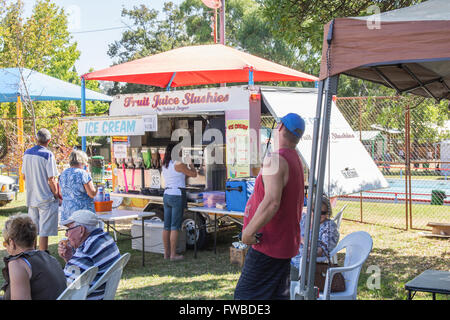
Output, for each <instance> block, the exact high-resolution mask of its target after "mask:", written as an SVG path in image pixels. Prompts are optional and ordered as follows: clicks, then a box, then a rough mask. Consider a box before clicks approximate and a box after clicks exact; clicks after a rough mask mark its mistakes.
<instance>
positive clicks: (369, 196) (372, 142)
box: [331, 97, 450, 230]
mask: <svg viewBox="0 0 450 320" xmlns="http://www.w3.org/2000/svg"><path fill="white" fill-rule="evenodd" d="M336 105H337V107H338V108H339V110H340V111H341V112H342V114H343V115H344V117H345V118H346V120H347V122H348V123H349V124H350V126H351V127H352V129H353V130H354V132H355V136H357V137H358V138H359V139H360V141H361V143H362V144H363V145H364V147H365V148H366V150H367V152H368V153H369V154H370V156H371V157H372V159H373V160H374V161H375V163H376V164H377V166H378V168H379V170H380V171H381V172H382V174H383V175H384V177H385V178H386V180H387V181H388V183H389V187H388V188H386V189H379V190H370V191H366V192H362V193H358V194H352V195H347V196H344V197H339V198H338V206H343V205H345V204H347V205H348V206H347V208H346V209H345V212H344V218H345V219H350V220H355V221H359V222H364V223H372V224H381V225H388V226H391V227H395V228H400V229H406V230H407V229H408V228H411V229H421V230H428V229H430V227H429V226H427V225H428V223H430V222H440V223H449V222H450V206H449V204H450V123H449V114H448V105H444V104H443V103H441V104H437V105H436V104H435V103H434V102H433V101H430V100H429V99H424V98H421V97H338V98H337V99H336ZM331 157H332V155H331Z"/></svg>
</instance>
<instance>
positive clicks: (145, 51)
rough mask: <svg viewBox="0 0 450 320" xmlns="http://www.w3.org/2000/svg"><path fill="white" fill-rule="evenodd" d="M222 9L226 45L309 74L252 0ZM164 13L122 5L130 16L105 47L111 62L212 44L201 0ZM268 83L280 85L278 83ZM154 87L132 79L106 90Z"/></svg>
mask: <svg viewBox="0 0 450 320" xmlns="http://www.w3.org/2000/svg"><path fill="white" fill-rule="evenodd" d="M225 12H226V17H225V21H226V28H225V30H226V45H228V46H231V47H235V48H237V49H240V50H243V51H245V52H248V53H250V54H253V55H256V56H259V57H262V58H265V59H268V60H271V61H274V62H277V63H279V64H282V65H285V66H287V67H290V68H293V69H297V70H301V71H303V72H306V73H313V71H314V70H313V69H312V68H310V67H309V66H310V64H308V63H307V62H306V61H307V60H308V58H307V57H306V56H305V55H302V53H301V52H300V51H299V50H298V49H297V48H295V47H293V46H292V45H290V44H288V43H287V42H286V41H285V40H284V39H280V38H276V37H275V36H274V34H273V32H272V31H271V29H270V27H269V26H268V20H267V18H266V17H265V16H264V15H263V12H262V6H261V5H260V4H258V3H257V2H256V1H254V0H227V2H226V11H225ZM162 15H163V16H164V17H163V18H162V19H161V18H160V16H159V15H158V12H157V11H156V10H153V9H149V8H148V7H146V6H145V5H141V6H135V7H134V8H133V9H123V10H122V16H123V17H124V18H125V19H127V20H128V21H129V25H130V28H129V30H126V31H124V32H123V33H122V38H121V39H120V40H118V41H115V42H114V43H112V44H110V46H109V51H108V54H109V56H110V57H112V58H114V59H116V60H115V63H123V62H126V61H130V60H134V59H138V58H142V57H145V56H149V55H153V54H156V53H159V52H164V51H168V50H171V49H174V48H177V47H182V46H187V45H195V44H212V43H214V37H213V36H212V35H211V33H212V28H211V17H212V16H213V15H214V12H213V10H212V9H210V8H208V7H206V6H205V5H204V4H203V3H202V1H201V0H185V1H183V2H182V3H181V4H180V6H176V5H174V4H173V3H172V2H167V3H165V5H164V8H163V11H162ZM219 23H220V21H219ZM219 23H218V24H219ZM217 33H218V34H219V32H217ZM219 40H220V39H219V37H218V40H217V42H220V41H219ZM270 84H272V85H280V83H270ZM281 85H285V83H281ZM290 85H292V83H291V84H290ZM297 85H300V86H302V85H305V84H304V83H298V84H297ZM306 85H312V84H306ZM153 90H157V91H158V90H160V89H159V88H154V87H150V86H144V85H136V84H126V85H124V86H120V85H119V84H117V83H115V84H114V85H113V88H111V89H110V91H109V93H110V94H117V93H119V92H121V93H126V92H144V91H153Z"/></svg>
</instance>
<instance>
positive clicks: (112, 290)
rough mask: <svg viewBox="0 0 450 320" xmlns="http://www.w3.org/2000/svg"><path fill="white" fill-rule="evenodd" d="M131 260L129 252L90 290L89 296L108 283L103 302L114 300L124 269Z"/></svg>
mask: <svg viewBox="0 0 450 320" xmlns="http://www.w3.org/2000/svg"><path fill="white" fill-rule="evenodd" d="M128 260H130V254H129V253H128V252H127V253H125V254H124V255H122V256H121V257H120V258H119V259H117V260H116V261H115V262H114V263H113V264H112V265H111V266H110V267H109V269H108V270H106V272H105V273H104V274H103V275H102V276H101V277H100V279H98V280H97V282H95V283H94V284H93V285H92V287H91V288H90V289H89V291H88V293H87V295H90V294H91V293H92V292H94V291H95V290H97V289H98V288H99V287H100V286H102V285H103V284H104V283H106V287H105V295H104V297H103V300H114V297H115V296H116V291H117V287H118V286H119V281H120V278H121V277H122V272H123V268H124V267H125V266H126V264H127V263H128Z"/></svg>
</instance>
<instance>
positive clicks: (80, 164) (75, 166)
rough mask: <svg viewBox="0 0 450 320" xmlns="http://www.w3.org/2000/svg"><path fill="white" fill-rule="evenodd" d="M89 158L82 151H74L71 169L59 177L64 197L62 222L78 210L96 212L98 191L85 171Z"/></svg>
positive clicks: (71, 156) (70, 162)
mask: <svg viewBox="0 0 450 320" xmlns="http://www.w3.org/2000/svg"><path fill="white" fill-rule="evenodd" d="M87 163H88V157H87V155H86V153H85V152H83V151H81V150H74V151H72V153H71V154H70V156H69V164H70V168H68V169H66V170H64V171H63V173H62V174H61V176H60V177H59V186H60V188H61V195H62V211H61V221H62V220H66V219H68V218H69V217H70V215H71V214H72V213H73V212H75V211H77V210H83V209H86V210H90V211H92V212H95V207H94V197H95V195H96V194H97V189H96V188H95V186H94V183H93V182H92V177H91V175H90V174H89V172H87V171H86V170H85V166H86V165H87Z"/></svg>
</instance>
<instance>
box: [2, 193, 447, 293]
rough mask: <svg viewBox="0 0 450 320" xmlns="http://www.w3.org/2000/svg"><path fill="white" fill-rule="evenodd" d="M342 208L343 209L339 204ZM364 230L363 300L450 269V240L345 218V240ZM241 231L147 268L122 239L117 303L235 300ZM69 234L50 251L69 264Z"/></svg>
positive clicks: (156, 258)
mask: <svg viewBox="0 0 450 320" xmlns="http://www.w3.org/2000/svg"><path fill="white" fill-rule="evenodd" d="M24 204H25V202H24V195H19V199H18V201H14V202H13V203H12V204H9V205H8V206H6V207H1V208H0V231H1V229H2V228H3V225H4V223H5V221H6V219H7V217H8V216H9V215H12V214H14V213H17V212H26V207H25V205H24ZM338 208H340V207H339V204H338ZM347 209H348V208H347ZM347 209H346V210H347ZM380 210H381V209H380ZM344 217H345V215H344ZM119 227H120V226H119ZM122 228H123V229H122V230H124V231H127V230H129V227H127V226H122ZM359 230H364V231H367V232H369V233H370V234H371V236H372V238H373V241H374V246H373V250H372V252H371V254H370V256H369V258H368V260H367V261H366V263H365V264H364V266H363V269H362V271H361V275H360V279H359V285H358V299H365V300H379V299H406V291H405V289H404V285H405V283H406V282H408V281H409V280H411V279H413V278H414V277H416V276H417V275H419V274H420V273H421V272H423V271H425V270H427V269H437V270H449V261H450V260H449V258H450V241H449V240H448V239H447V240H445V239H444V240H442V239H438V238H425V237H422V236H420V235H419V234H418V231H411V230H409V231H402V230H398V229H393V228H389V227H384V226H375V225H369V224H361V223H357V222H353V221H347V220H344V221H343V222H342V225H341V230H340V231H341V239H342V238H343V237H344V236H345V235H346V234H349V233H351V232H354V231H359ZM238 231H239V230H238V229H235V230H229V231H226V232H222V233H219V235H218V239H217V254H214V251H213V241H212V239H210V241H208V247H207V248H206V250H201V251H199V252H198V255H197V259H194V254H193V250H188V251H187V252H186V253H185V260H183V261H179V262H170V261H167V260H164V259H163V256H162V255H161V254H155V253H146V256H145V258H146V260H145V261H146V266H145V267H142V260H141V259H142V255H141V252H140V251H137V250H132V249H131V241H130V240H120V241H119V249H120V251H121V252H122V253H123V252H130V253H131V258H130V261H129V262H128V265H127V266H126V268H125V270H124V273H123V276H122V280H121V282H120V284H119V288H118V291H117V295H116V299H125V300H155V299H157V300H179V299H193V300H215V299H218V300H229V299H233V292H234V288H235V286H236V283H237V281H238V279H239V276H240V267H238V266H237V265H231V264H230V263H229V259H230V258H229V247H230V245H231V243H232V242H233V241H235V239H234V238H233V236H234V235H236V234H237V233H238ZM63 236H64V235H63V232H59V234H58V237H51V238H50V248H49V249H50V252H51V254H52V255H53V256H55V257H57V258H58V259H59V261H60V263H61V265H63V261H62V259H60V258H59V257H58V255H57V243H58V240H59V239H60V238H62V237H63ZM119 239H122V238H119ZM5 255H6V250H5V249H4V248H3V246H2V245H0V258H3V256H5ZM343 256H344V255H343V253H340V254H339V261H340V263H341V264H342V261H343ZM371 266H376V267H378V268H379V270H380V272H381V277H380V287H379V288H372V289H371V288H370V287H369V286H368V285H367V282H369V284H371V283H374V282H373V281H372V280H371V278H369V277H370V276H371V275H372V274H373V273H370V272H369V273H368V272H367V271H368V268H369V267H371ZM3 267H4V265H3V259H1V261H0V268H3ZM2 281H3V280H0V282H2ZM374 284H376V283H374ZM437 298H438V299H447V300H448V299H449V296H443V295H437ZM415 299H431V294H427V293H417V294H416V296H415Z"/></svg>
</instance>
